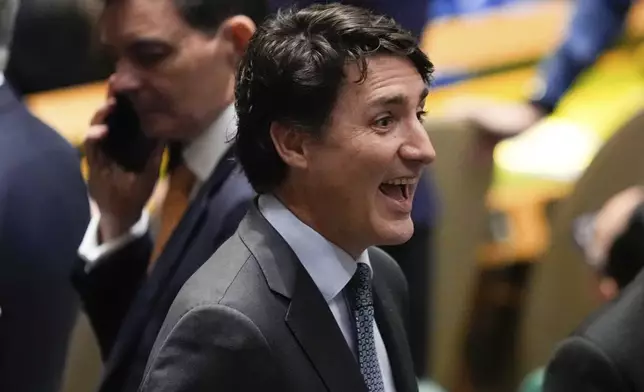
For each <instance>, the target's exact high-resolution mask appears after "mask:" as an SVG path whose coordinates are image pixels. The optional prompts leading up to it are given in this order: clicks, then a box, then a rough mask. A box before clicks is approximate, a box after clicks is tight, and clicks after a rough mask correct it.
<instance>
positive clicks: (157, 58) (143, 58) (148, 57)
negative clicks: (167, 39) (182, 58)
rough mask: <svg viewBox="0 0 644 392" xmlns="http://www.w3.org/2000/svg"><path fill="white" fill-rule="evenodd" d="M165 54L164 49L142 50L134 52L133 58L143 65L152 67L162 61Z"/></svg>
mask: <svg viewBox="0 0 644 392" xmlns="http://www.w3.org/2000/svg"><path fill="white" fill-rule="evenodd" d="M167 56H168V53H167V52H166V51H144V52H138V53H136V54H135V60H136V62H137V63H139V64H141V65H142V66H144V67H152V66H154V65H156V64H158V63H160V62H161V61H163V60H164V59H165V58H166V57H167Z"/></svg>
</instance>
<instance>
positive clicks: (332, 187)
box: [296, 56, 435, 256]
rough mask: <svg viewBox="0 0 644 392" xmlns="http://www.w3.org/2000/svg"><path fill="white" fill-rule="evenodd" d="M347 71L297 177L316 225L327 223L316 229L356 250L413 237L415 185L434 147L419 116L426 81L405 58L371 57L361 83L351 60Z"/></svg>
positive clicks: (425, 90)
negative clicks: (301, 173)
mask: <svg viewBox="0 0 644 392" xmlns="http://www.w3.org/2000/svg"><path fill="white" fill-rule="evenodd" d="M345 72H346V75H347V77H346V79H345V82H344V83H343V86H342V87H341V88H340V91H339V95H338V99H337V101H336V104H335V106H334V109H333V110H332V112H331V116H330V119H329V121H328V126H327V128H325V130H324V132H323V135H324V136H323V137H322V139H321V140H318V141H315V142H312V143H311V145H310V146H309V147H307V151H306V155H307V166H306V168H305V169H304V170H303V171H304V173H303V175H301V176H298V177H299V178H300V179H301V182H302V184H301V186H302V187H303V188H304V189H305V192H306V195H307V196H306V197H307V199H308V202H307V204H308V205H309V209H310V210H311V214H312V215H314V217H313V220H314V221H315V225H318V226H324V229H322V227H316V229H318V230H323V231H322V232H323V233H324V231H326V233H324V234H326V235H328V236H331V237H333V238H330V240H332V241H333V242H336V244H337V245H339V246H341V247H343V248H345V250H346V251H348V252H349V253H354V256H355V253H358V252H361V251H362V250H363V249H364V248H366V247H368V246H372V245H385V244H400V243H403V242H405V241H407V240H408V239H409V238H410V237H411V235H412V234H413V230H414V228H413V223H412V221H411V217H410V212H411V208H412V200H413V197H414V192H415V190H416V186H417V184H418V181H419V177H420V175H421V172H422V170H423V169H424V167H425V166H426V165H427V164H429V163H430V162H432V161H433V159H434V156H435V152H434V148H433V147H432V145H431V143H430V141H429V138H428V136H427V133H426V131H425V129H424V127H423V124H422V123H421V117H422V115H423V114H424V112H423V107H424V101H425V96H426V95H427V88H426V85H425V83H424V82H423V79H422V78H421V76H420V75H419V73H418V71H417V70H416V69H415V68H414V66H413V65H412V63H411V62H410V61H409V60H407V59H405V58H400V57H394V56H375V57H373V58H370V59H369V61H368V72H367V78H366V79H365V80H364V82H363V83H356V82H355V81H357V80H358V79H359V72H358V68H357V66H356V65H355V64H353V65H348V66H347V69H346V71H345ZM296 186H298V187H299V186H300V184H297V185H296ZM328 233H332V234H328ZM347 248H348V249H347Z"/></svg>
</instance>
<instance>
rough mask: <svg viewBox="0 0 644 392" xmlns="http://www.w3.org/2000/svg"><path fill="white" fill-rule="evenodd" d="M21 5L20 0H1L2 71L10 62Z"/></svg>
mask: <svg viewBox="0 0 644 392" xmlns="http://www.w3.org/2000/svg"><path fill="white" fill-rule="evenodd" d="M19 5H20V0H0V71H4V70H5V68H6V67H7V62H9V47H10V45H11V39H12V38H13V27H14V23H15V21H16V14H17V13H18V6H19Z"/></svg>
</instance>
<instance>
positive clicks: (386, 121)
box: [375, 116, 394, 128]
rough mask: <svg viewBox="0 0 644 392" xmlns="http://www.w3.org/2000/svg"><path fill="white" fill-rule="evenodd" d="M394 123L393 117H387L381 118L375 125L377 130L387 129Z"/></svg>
mask: <svg viewBox="0 0 644 392" xmlns="http://www.w3.org/2000/svg"><path fill="white" fill-rule="evenodd" d="M393 122H394V119H393V117H391V116H387V117H381V118H379V119H377V120H376V121H375V124H376V126H377V127H379V128H388V127H389V126H391V124H392V123H393Z"/></svg>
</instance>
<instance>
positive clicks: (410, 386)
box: [374, 274, 418, 392]
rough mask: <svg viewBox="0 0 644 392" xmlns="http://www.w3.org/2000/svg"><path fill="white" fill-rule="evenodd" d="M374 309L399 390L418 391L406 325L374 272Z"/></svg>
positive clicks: (400, 391) (404, 391) (383, 284)
mask: <svg viewBox="0 0 644 392" xmlns="http://www.w3.org/2000/svg"><path fill="white" fill-rule="evenodd" d="M374 311H375V316H376V323H377V324H378V329H379V330H380V334H381V335H382V339H383V341H384V343H385V347H386V348H387V355H388V356H389V363H390V365H391V372H392V374H393V376H394V384H395V385H396V391H397V392H411V391H418V383H417V381H416V376H415V375H414V371H413V369H414V364H413V360H412V358H411V352H410V350H409V343H408V341H407V338H406V336H405V327H404V325H403V323H402V320H401V318H400V314H399V311H397V310H396V306H395V303H394V300H393V298H392V297H391V293H390V292H389V290H388V289H387V287H386V285H385V282H384V281H383V280H382V279H378V275H377V274H374Z"/></svg>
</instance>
